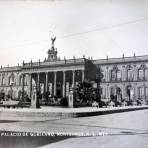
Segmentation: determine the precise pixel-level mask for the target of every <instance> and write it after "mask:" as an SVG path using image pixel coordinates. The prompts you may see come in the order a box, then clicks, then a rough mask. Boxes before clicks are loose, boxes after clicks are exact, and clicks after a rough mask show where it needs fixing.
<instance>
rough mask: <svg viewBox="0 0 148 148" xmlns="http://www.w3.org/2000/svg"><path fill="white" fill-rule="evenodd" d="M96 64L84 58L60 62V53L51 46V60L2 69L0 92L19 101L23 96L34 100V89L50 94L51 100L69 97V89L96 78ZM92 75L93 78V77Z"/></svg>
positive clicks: (48, 58) (49, 58) (49, 56)
mask: <svg viewBox="0 0 148 148" xmlns="http://www.w3.org/2000/svg"><path fill="white" fill-rule="evenodd" d="M94 70H95V65H94V64H93V61H91V60H89V59H86V58H85V57H83V58H79V59H78V58H77V59H76V58H75V57H73V59H63V60H60V59H59V58H57V49H56V48H55V47H54V42H52V46H51V48H50V49H49V50H48V57H47V59H45V60H44V61H42V62H41V61H40V60H39V61H38V62H32V61H30V62H29V63H25V62H23V64H22V66H19V65H18V66H16V67H1V68H0V92H1V93H4V94H5V95H6V96H7V95H9V96H11V98H20V96H21V94H22V95H23V96H24V95H27V96H28V97H29V98H31V94H32V90H33V88H34V86H36V87H37V89H38V91H39V92H41V94H43V93H44V92H48V93H49V94H50V96H51V97H55V96H56V97H58V98H61V97H66V96H68V94H69V90H70V88H74V87H75V85H76V84H77V83H78V82H83V81H84V79H88V80H91V79H94V78H95V72H93V71H94ZM92 72H93V74H92Z"/></svg>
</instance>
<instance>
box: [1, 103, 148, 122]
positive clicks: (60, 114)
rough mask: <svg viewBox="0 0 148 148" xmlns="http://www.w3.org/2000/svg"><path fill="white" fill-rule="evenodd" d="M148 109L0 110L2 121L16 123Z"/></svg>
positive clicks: (49, 107) (46, 107) (44, 108)
mask: <svg viewBox="0 0 148 148" xmlns="http://www.w3.org/2000/svg"><path fill="white" fill-rule="evenodd" d="M142 109H148V106H147V105H142V106H124V107H108V108H97V107H81V108H64V107H51V106H41V108H40V109H33V108H0V120H16V121H46V120H55V119H65V118H72V117H88V116H96V115H103V114H111V113H118V112H125V111H133V110H142Z"/></svg>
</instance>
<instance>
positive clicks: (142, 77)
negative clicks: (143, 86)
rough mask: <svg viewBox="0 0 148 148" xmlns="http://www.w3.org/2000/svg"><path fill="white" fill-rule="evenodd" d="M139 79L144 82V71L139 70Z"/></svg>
mask: <svg viewBox="0 0 148 148" xmlns="http://www.w3.org/2000/svg"><path fill="white" fill-rule="evenodd" d="M138 79H139V80H144V69H139V70H138Z"/></svg>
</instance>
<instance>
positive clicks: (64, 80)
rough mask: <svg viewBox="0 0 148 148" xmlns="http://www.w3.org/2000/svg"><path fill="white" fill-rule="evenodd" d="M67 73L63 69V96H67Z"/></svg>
mask: <svg viewBox="0 0 148 148" xmlns="http://www.w3.org/2000/svg"><path fill="white" fill-rule="evenodd" d="M65 74H66V72H65V71H63V97H65V83H66V79H65Z"/></svg>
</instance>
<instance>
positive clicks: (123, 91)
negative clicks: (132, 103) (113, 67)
mask: <svg viewBox="0 0 148 148" xmlns="http://www.w3.org/2000/svg"><path fill="white" fill-rule="evenodd" d="M125 97H126V87H125V84H123V85H122V99H125Z"/></svg>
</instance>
